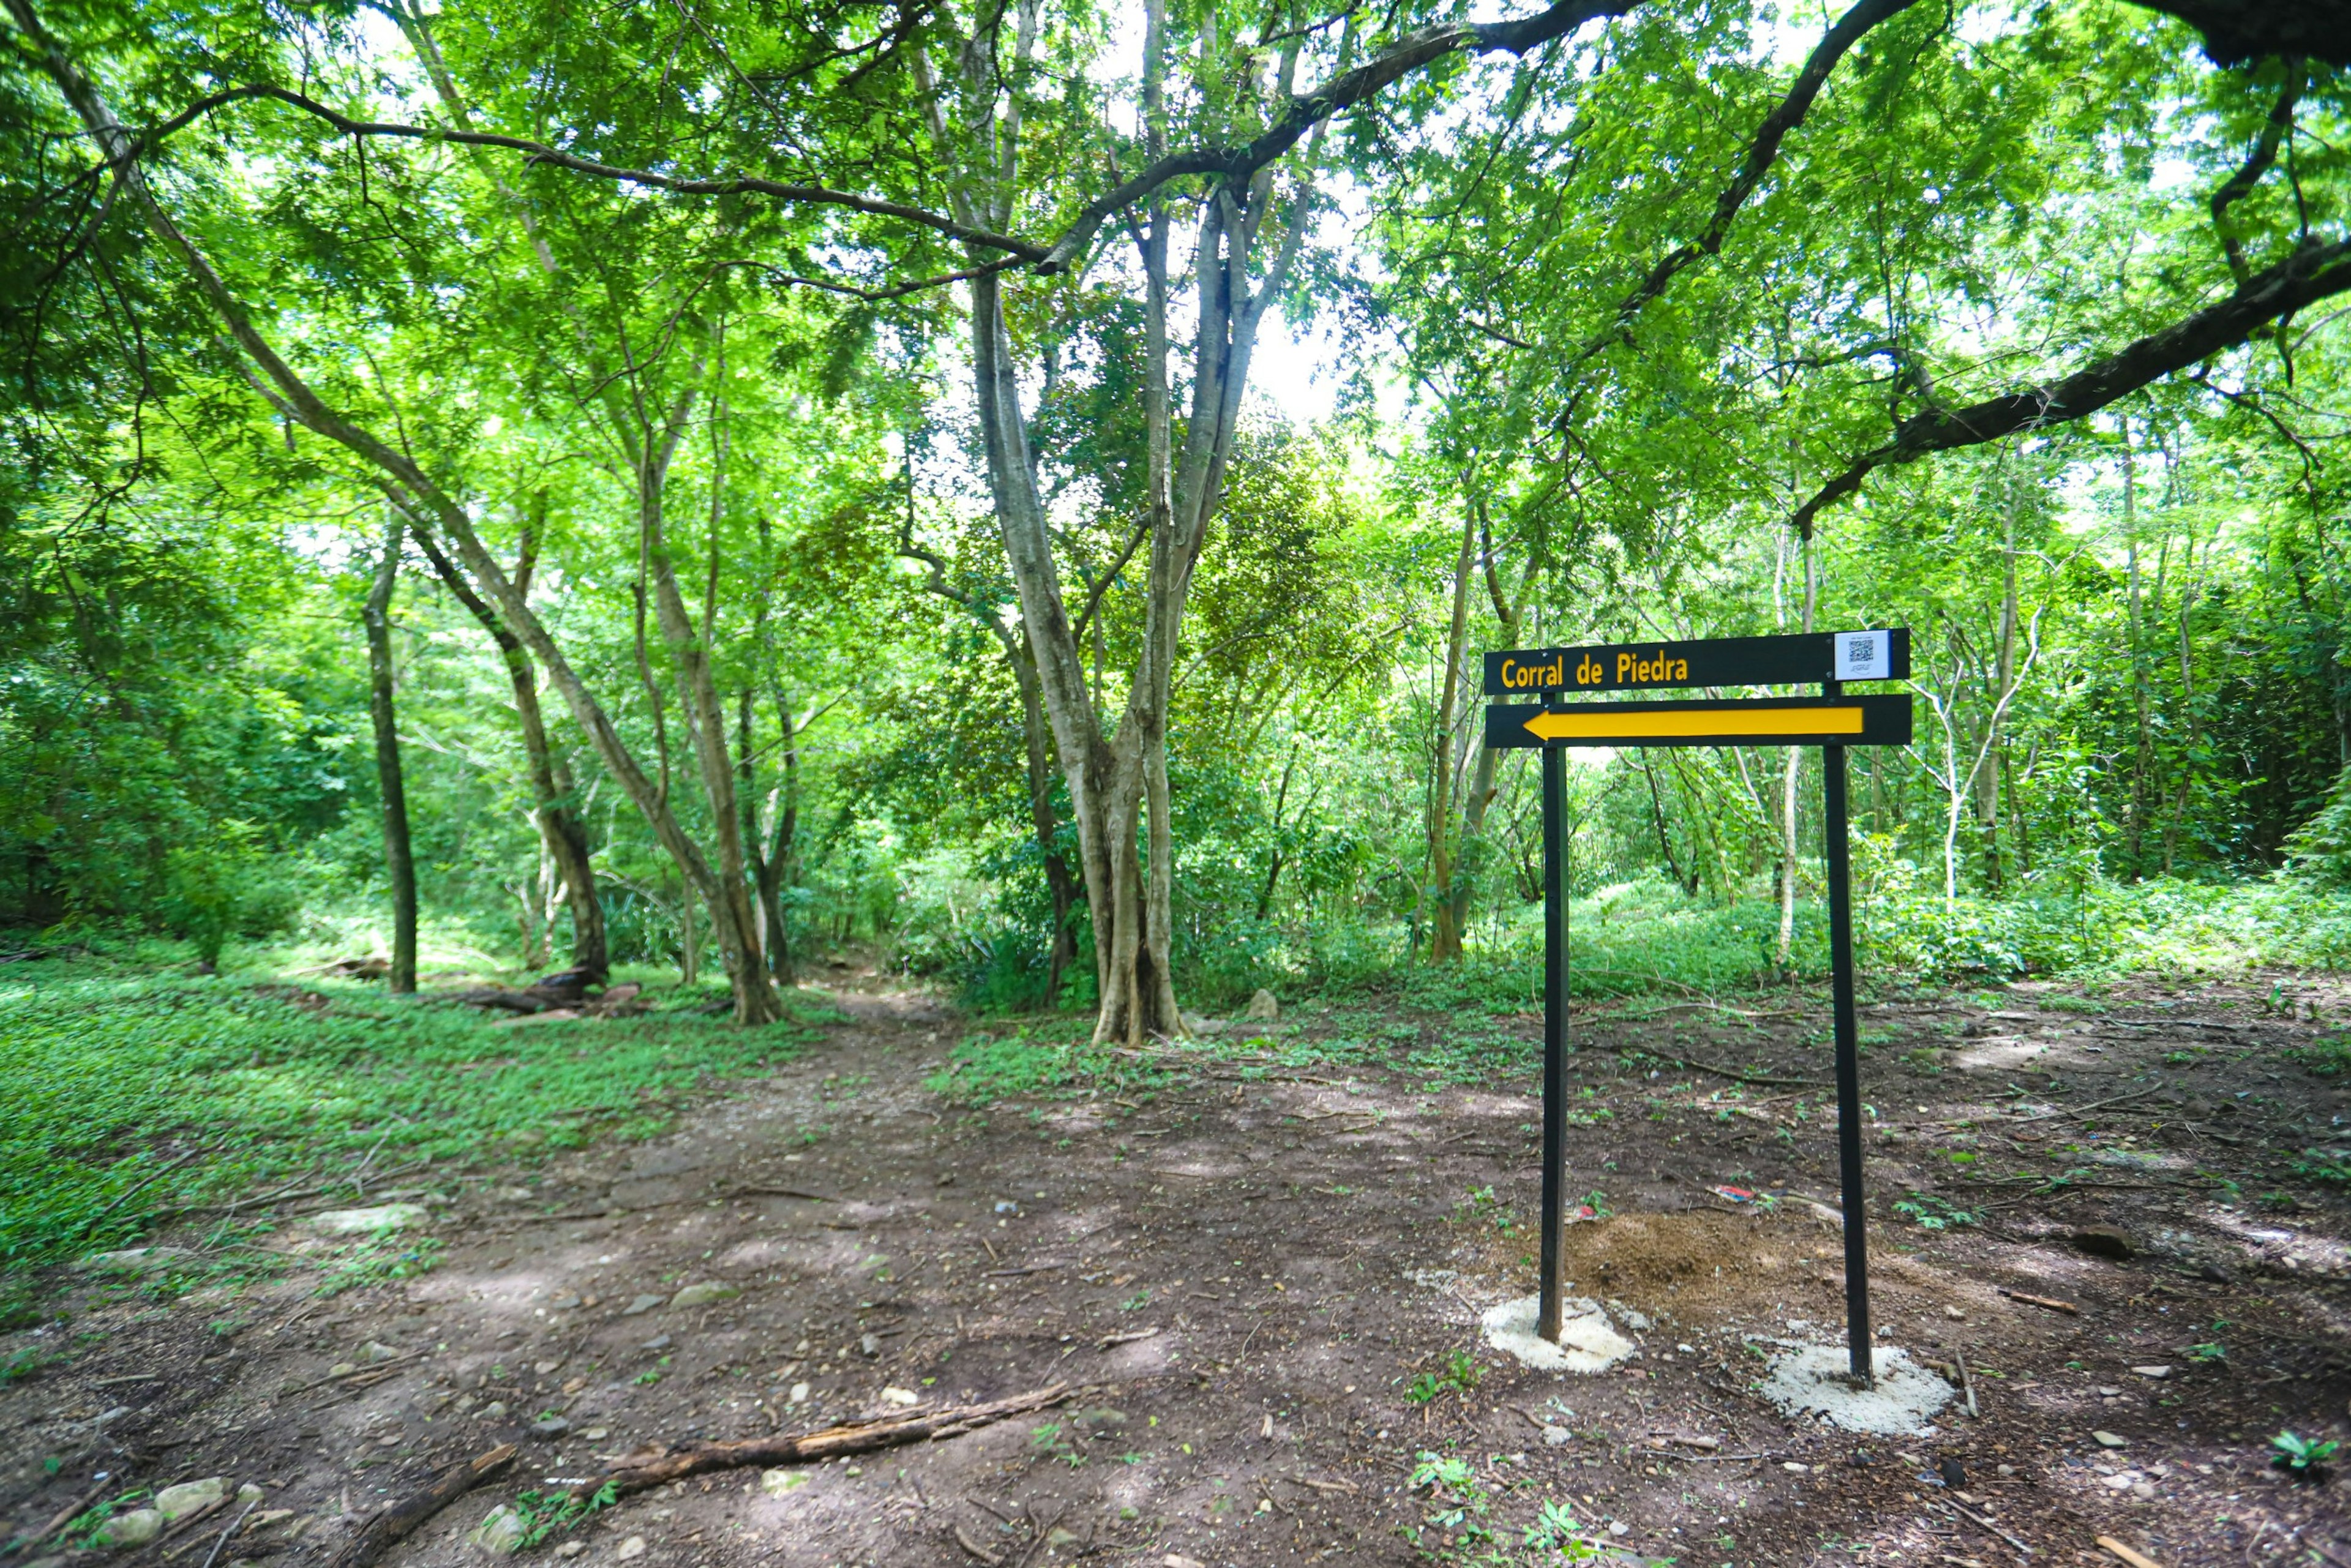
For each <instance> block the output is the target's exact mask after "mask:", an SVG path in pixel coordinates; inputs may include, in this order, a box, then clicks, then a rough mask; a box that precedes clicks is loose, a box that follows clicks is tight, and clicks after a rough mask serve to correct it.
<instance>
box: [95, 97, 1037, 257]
mask: <svg viewBox="0 0 2351 1568" xmlns="http://www.w3.org/2000/svg"><path fill="white" fill-rule="evenodd" d="M253 99H267V100H271V101H274V102H277V103H283V104H287V105H288V106H290V107H292V108H295V109H298V110H301V111H302V112H303V113H305V114H308V115H311V116H313V117H314V118H316V119H319V120H324V121H326V122H327V123H328V124H329V125H331V126H333V127H334V128H335V129H336V130H337V131H341V132H342V133H343V134H344V135H346V136H390V137H396V138H402V139H405V140H409V141H436V142H453V143H455V144H457V145H460V146H465V147H501V148H505V149H506V150H507V151H508V152H521V153H524V154H527V156H526V158H525V160H524V161H525V162H529V163H545V164H549V165H551V166H553V167H555V168H558V169H568V170H569V171H571V172H573V173H575V174H590V175H593V176H595V177H596V178H597V179H600V180H613V181H617V182H619V183H622V184H629V185H649V186H651V187H653V189H655V190H661V191H669V192H673V193H676V194H678V195H682V196H740V195H759V196H772V197H774V198H776V199H777V200H778V201H783V202H795V203H804V204H811V205H820V206H836V207H848V208H851V209H852V210H853V211H856V212H861V213H870V214H873V215H874V216H876V217H885V218H897V219H899V220H901V221H902V222H904V223H910V224H917V225H921V226H922V227H924V228H927V229H932V230H935V231H936V232H937V233H940V234H943V235H946V236H947V237H949V238H950V239H957V240H961V241H962V242H963V243H964V244H966V245H969V246H977V247H979V248H980V249H982V250H996V251H1002V252H1004V253H1005V254H1007V255H1008V256H1015V257H1017V258H1019V260H1021V261H1024V262H1028V263H1030V264H1032V265H1033V264H1037V263H1040V262H1042V261H1044V260H1045V259H1046V257H1047V254H1048V253H1047V252H1046V250H1045V248H1044V247H1043V246H1037V245H1032V244H1030V243H1029V241H1027V240H1022V239H1014V238H1013V237H1012V236H1010V235H1000V234H995V233H992V232H990V231H989V230H987V229H984V228H977V227H975V226H973V225H968V224H962V223H957V222H956V220H955V219H953V218H949V217H942V216H941V215H940V214H936V213H931V212H925V211H924V210H923V209H922V208H920V207H913V206H908V205H907V204H904V202H885V201H880V200H877V199H876V198H874V197H872V196H861V195H858V194H857V193H855V192H853V191H836V190H833V189H831V187H830V186H825V185H799V184H789V183H784V182H782V181H779V180H768V179H762V178H760V177H759V176H758V175H756V174H738V175H733V176H728V177H725V178H718V179H695V178H688V177H686V176H683V175H677V174H664V173H659V172H654V171H653V170H649V169H624V168H622V167H620V166H618V165H616V164H611V163H601V162H597V161H596V160H595V159H592V158H581V157H578V156H576V155H575V154H572V153H569V152H563V151H561V150H560V149H558V148H554V147H550V146H549V145H548V144H547V143H545V142H543V141H529V140H528V139H527V138H524V137H520V136H501V135H499V134H497V133H496V132H494V131H451V130H448V129H445V128H444V127H441V126H434V125H402V124H399V123H397V122H392V121H385V120H353V119H351V118H350V116H349V115H345V114H340V113H338V112H337V111H335V110H331V109H329V108H328V107H327V106H326V105H325V104H323V103H320V102H319V101H318V100H317V99H313V98H308V97H306V96H305V95H303V94H301V93H298V92H295V91H292V90H290V89H287V88H282V87H277V86H274V85H272V84H270V83H267V82H252V83H247V84H246V85H245V86H243V87H234V88H229V89H225V90H224V91H221V92H216V93H212V94H210V95H208V96H206V97H204V98H202V99H197V100H196V101H195V102H194V103H193V104H191V105H189V106H188V107H187V108H186V109H184V110H181V111H180V112H179V113H178V114H175V115H173V116H172V118H171V119H170V120H165V121H163V122H162V124H161V125H158V126H156V127H155V128H154V129H152V130H151V131H145V132H143V133H142V134H141V135H139V136H137V137H134V138H133V139H132V140H131V145H130V146H129V147H128V148H127V149H126V150H124V151H123V152H121V153H120V154H119V155H118V156H119V157H121V158H132V157H140V156H143V155H144V154H145V153H146V152H148V151H149V150H150V149H151V148H152V147H154V146H155V145H156V144H158V143H159V142H161V141H162V140H163V139H164V138H165V137H168V136H170V135H171V134H172V132H174V131H181V130H184V129H185V128H186V127H187V126H188V125H189V124H190V123H191V122H192V121H193V120H197V119H199V118H201V117H202V116H204V115H205V114H208V113H210V112H211V111H212V110H215V109H221V108H225V107H226V106H227V105H229V104H232V103H239V102H245V101H249V100H253Z"/></svg>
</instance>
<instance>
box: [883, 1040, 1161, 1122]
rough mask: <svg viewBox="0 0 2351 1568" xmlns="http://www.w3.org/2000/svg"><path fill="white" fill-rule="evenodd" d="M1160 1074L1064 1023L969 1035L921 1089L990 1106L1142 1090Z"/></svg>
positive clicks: (949, 1054) (963, 1102) (957, 1099)
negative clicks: (1095, 1091) (1015, 1100)
mask: <svg viewBox="0 0 2351 1568" xmlns="http://www.w3.org/2000/svg"><path fill="white" fill-rule="evenodd" d="M1163 1076H1164V1074H1163V1073H1162V1072H1160V1071H1158V1070H1156V1069H1155V1068H1153V1067H1150V1066H1148V1065H1145V1064H1141V1063H1138V1062H1136V1061H1134V1058H1132V1057H1130V1056H1126V1055H1123V1054H1122V1053H1120V1052H1118V1051H1114V1050H1113V1049H1111V1048H1109V1047H1105V1046H1099V1045H1096V1044H1094V1043H1093V1042H1092V1040H1091V1038H1090V1037H1089V1035H1088V1033H1087V1031H1086V1030H1085V1029H1084V1027H1083V1026H1081V1025H1080V1024H1079V1023H1077V1022H1076V1021H1075V1020H1069V1021H1054V1022H1049V1023H1040V1024H1034V1025H1024V1026H1022V1027H1020V1028H1018V1029H1015V1030H1012V1032H1011V1033H1009V1034H1007V1035H1001V1036H999V1035H997V1034H994V1033H983V1034H976V1035H973V1036H971V1037H970V1038H968V1039H967V1040H964V1041H962V1042H961V1043H960V1044H958V1045H957V1046H956V1048H955V1050H954V1051H951V1052H949V1053H948V1058H947V1066H946V1071H942V1072H936V1073H934V1074H932V1075H931V1077H930V1078H929V1079H928V1080H926V1081H925V1086H926V1087H927V1088H929V1089H930V1090H931V1091H932V1092H934V1093H937V1094H944V1095H946V1097H947V1098H948V1099H950V1100H953V1101H955V1102H956V1103H959V1104H965V1105H991V1104H994V1103H996V1102H997V1101H998V1100H1006V1099H1011V1098H1014V1097H1016V1096H1040V1097H1043V1098H1048V1099H1066V1098H1069V1097H1071V1096H1072V1095H1074V1094H1079V1093H1083V1092H1089V1091H1090V1090H1091V1089H1092V1088H1093V1087H1095V1086H1101V1087H1102V1088H1105V1089H1117V1090H1122V1091H1123V1090H1134V1089H1144V1090H1147V1089H1148V1088H1150V1087H1151V1086H1152V1085H1153V1084H1155V1083H1157V1082H1160V1081H1161V1079H1162V1077H1163Z"/></svg>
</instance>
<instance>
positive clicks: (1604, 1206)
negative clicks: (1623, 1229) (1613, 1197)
mask: <svg viewBox="0 0 2351 1568" xmlns="http://www.w3.org/2000/svg"><path fill="white" fill-rule="evenodd" d="M1583 1207H1584V1208H1586V1209H1587V1210H1589V1211H1590V1212H1588V1213H1586V1214H1585V1215H1583V1218H1586V1219H1606V1218H1611V1217H1612V1216H1614V1214H1615V1212H1616V1211H1615V1210H1614V1209H1613V1208H1611V1207H1608V1195H1607V1194H1606V1193H1605V1192H1603V1191H1602V1190H1601V1189H1600V1188H1598V1187H1596V1186H1595V1187H1593V1189H1592V1190H1591V1191H1590V1192H1587V1193H1585V1194H1584V1195H1583Z"/></svg>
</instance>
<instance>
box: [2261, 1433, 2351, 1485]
mask: <svg viewBox="0 0 2351 1568" xmlns="http://www.w3.org/2000/svg"><path fill="white" fill-rule="evenodd" d="M2342 1446H2343V1445H2342V1444H2340V1443H2337V1442H2336V1441H2335V1440H2334V1439H2333V1438H2332V1437H2328V1438H2325V1439H2316V1440H2314V1439H2312V1438H2309V1437H2298V1436H2296V1435H2295V1434H2294V1433H2293V1432H2291V1431H2286V1432H2280V1433H2279V1434H2278V1435H2277V1436H2276V1437H2272V1438H2271V1439H2270V1447H2271V1448H2272V1449H2273V1450H2274V1452H2273V1453H2272V1454H2271V1455H2270V1463H2272V1464H2273V1465H2275V1466H2277V1467H2278V1468H2279V1469H2283V1470H2286V1471H2288V1472H2289V1473H2291V1474H2293V1475H2295V1476H2301V1477H2308V1476H2312V1475H2314V1474H2315V1473H2316V1471H2317V1470H2318V1469H2319V1467H2321V1466H2322V1465H2324V1464H2325V1463H2326V1461H2327V1460H2329V1459H2331V1458H2334V1457H2335V1449H2337V1448H2341V1447H2342Z"/></svg>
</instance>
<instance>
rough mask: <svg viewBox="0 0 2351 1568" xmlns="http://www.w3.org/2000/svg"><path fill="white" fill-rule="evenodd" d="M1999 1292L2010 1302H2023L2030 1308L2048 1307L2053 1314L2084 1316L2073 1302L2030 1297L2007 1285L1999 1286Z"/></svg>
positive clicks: (2045, 1297) (2051, 1297) (2044, 1297)
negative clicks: (2012, 1289) (2062, 1313)
mask: <svg viewBox="0 0 2351 1568" xmlns="http://www.w3.org/2000/svg"><path fill="white" fill-rule="evenodd" d="M1998 1290H1999V1291H2000V1293H2001V1295H2003V1296H2006V1297H2007V1298H2008V1299H2009V1300H2010V1301H2022V1302H2023V1303H2024V1304H2025V1305H2026V1306H2028V1307H2046V1308H2048V1309H2049V1310H2050V1311H2051V1312H2064V1314H2065V1315H2066V1316H2068V1317H2074V1318H2078V1317H2080V1316H2081V1315H2082V1309H2081V1308H2079V1307H2077V1306H2075V1305H2074V1303H2073V1302H2071V1301H2059V1300H2057V1299H2056V1298H2055V1297H2054V1296H2030V1295H2027V1294H2025V1293H2024V1292H2023V1291H2011V1290H2010V1289H2009V1288H2008V1287H2007V1286H2006V1285H2001V1286H1999V1287H1998Z"/></svg>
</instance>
